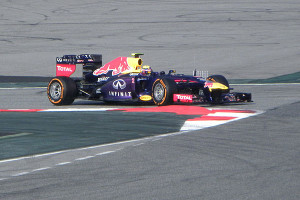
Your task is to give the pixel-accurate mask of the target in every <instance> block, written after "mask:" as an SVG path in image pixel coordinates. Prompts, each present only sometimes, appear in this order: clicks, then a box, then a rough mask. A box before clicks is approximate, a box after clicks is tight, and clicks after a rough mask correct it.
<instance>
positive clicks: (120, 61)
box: [93, 57, 131, 76]
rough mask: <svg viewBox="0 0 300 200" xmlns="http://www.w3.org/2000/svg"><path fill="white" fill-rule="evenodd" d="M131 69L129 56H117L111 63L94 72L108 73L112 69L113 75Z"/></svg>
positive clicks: (95, 73)
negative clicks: (128, 60)
mask: <svg viewBox="0 0 300 200" xmlns="http://www.w3.org/2000/svg"><path fill="white" fill-rule="evenodd" d="M129 70H131V67H130V66H129V65H128V62H127V57H119V58H116V59H114V60H112V61H110V62H109V63H106V64H105V65H103V66H102V67H100V68H99V69H96V70H95V71H94V72H93V74H94V75H95V76H99V75H102V74H107V73H108V72H109V71H112V75H113V76H116V75H118V74H120V73H122V72H125V71H129Z"/></svg>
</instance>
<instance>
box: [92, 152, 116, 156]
mask: <svg viewBox="0 0 300 200" xmlns="http://www.w3.org/2000/svg"><path fill="white" fill-rule="evenodd" d="M114 152H115V151H105V152H102V153H97V154H96V156H101V155H106V154H109V153H114Z"/></svg>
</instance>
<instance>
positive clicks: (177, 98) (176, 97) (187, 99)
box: [173, 94, 193, 102]
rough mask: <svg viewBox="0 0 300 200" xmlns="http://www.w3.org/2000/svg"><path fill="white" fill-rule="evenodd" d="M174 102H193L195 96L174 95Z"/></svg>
mask: <svg viewBox="0 0 300 200" xmlns="http://www.w3.org/2000/svg"><path fill="white" fill-rule="evenodd" d="M173 100H174V102H193V95H189V94H174V95H173Z"/></svg>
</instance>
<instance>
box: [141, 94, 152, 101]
mask: <svg viewBox="0 0 300 200" xmlns="http://www.w3.org/2000/svg"><path fill="white" fill-rule="evenodd" d="M140 100H142V101H150V100H152V97H151V96H150V95H143V96H141V97H140Z"/></svg>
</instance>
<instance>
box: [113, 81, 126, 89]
mask: <svg viewBox="0 0 300 200" xmlns="http://www.w3.org/2000/svg"><path fill="white" fill-rule="evenodd" d="M112 86H113V88H114V89H116V90H118V89H121V90H123V89H125V88H126V82H125V81H124V80H123V79H117V80H115V81H114V82H113V84H112Z"/></svg>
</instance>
